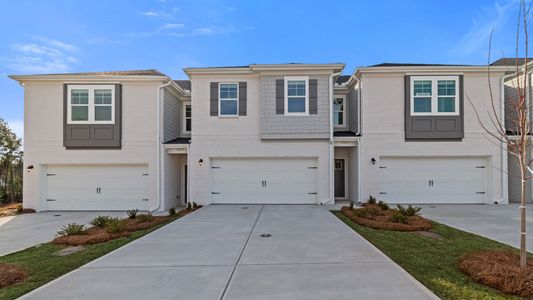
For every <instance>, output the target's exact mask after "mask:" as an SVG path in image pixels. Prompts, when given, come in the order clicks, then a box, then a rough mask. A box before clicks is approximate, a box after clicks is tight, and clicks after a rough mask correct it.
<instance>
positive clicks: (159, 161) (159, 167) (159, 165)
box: [151, 78, 172, 212]
mask: <svg viewBox="0 0 533 300" xmlns="http://www.w3.org/2000/svg"><path fill="white" fill-rule="evenodd" d="M170 84H172V80H171V79H170V78H168V82H166V83H164V84H162V85H160V86H159V87H158V88H157V146H156V149H157V177H156V178H157V184H156V185H157V207H156V208H155V209H153V210H151V211H152V212H154V211H156V210H159V209H160V208H161V202H162V200H161V197H162V194H163V193H162V192H161V188H162V185H161V177H162V176H161V172H162V171H163V164H162V159H161V151H162V147H161V144H162V142H163V141H162V139H161V122H162V121H163V116H162V113H161V106H162V105H161V102H162V99H161V91H162V90H163V89H164V88H165V87H167V86H169V85H170Z"/></svg>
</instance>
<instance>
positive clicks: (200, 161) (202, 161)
mask: <svg viewBox="0 0 533 300" xmlns="http://www.w3.org/2000/svg"><path fill="white" fill-rule="evenodd" d="M198 164H199V165H200V167H201V166H202V165H203V164H204V160H203V159H202V158H200V159H199V160H198Z"/></svg>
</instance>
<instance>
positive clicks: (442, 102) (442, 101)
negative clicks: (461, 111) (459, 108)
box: [438, 97, 455, 112]
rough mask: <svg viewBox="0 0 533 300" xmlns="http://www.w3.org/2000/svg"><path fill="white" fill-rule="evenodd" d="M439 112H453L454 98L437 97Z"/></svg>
mask: <svg viewBox="0 0 533 300" xmlns="http://www.w3.org/2000/svg"><path fill="white" fill-rule="evenodd" d="M438 106H439V112H455V97H439V105H438Z"/></svg>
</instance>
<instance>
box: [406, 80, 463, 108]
mask: <svg viewBox="0 0 533 300" xmlns="http://www.w3.org/2000/svg"><path fill="white" fill-rule="evenodd" d="M418 80H430V81H431V112H415V111H414V110H415V101H414V100H415V95H414V86H415V84H414V83H415V81H418ZM439 80H454V81H455V112H438V106H439V104H438V98H439V95H438V82H437V81H439ZM410 89H411V91H410V95H411V99H410V104H411V109H410V110H411V116H458V115H459V114H460V108H459V98H460V96H461V95H459V76H411V83H410Z"/></svg>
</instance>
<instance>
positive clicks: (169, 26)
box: [159, 23, 185, 30]
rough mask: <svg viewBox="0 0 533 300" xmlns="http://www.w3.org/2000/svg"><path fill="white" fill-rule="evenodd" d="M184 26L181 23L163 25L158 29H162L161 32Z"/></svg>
mask: <svg viewBox="0 0 533 300" xmlns="http://www.w3.org/2000/svg"><path fill="white" fill-rule="evenodd" d="M183 26H185V24H181V23H167V24H164V25H161V26H160V27H159V29H162V30H166V29H175V28H181V27H183Z"/></svg>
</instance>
